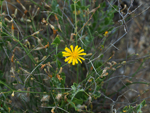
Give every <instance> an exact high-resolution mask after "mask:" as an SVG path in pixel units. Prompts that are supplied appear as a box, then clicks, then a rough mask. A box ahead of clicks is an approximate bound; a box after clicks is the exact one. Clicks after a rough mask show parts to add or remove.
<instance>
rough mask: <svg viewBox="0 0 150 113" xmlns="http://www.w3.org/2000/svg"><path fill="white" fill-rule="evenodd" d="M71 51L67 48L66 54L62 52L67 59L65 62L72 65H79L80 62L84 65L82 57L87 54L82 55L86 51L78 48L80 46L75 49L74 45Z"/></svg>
mask: <svg viewBox="0 0 150 113" xmlns="http://www.w3.org/2000/svg"><path fill="white" fill-rule="evenodd" d="M70 48H71V50H70V49H69V48H68V47H66V48H65V52H62V54H63V56H64V57H67V58H66V59H65V62H68V63H69V64H70V63H72V65H75V64H78V61H79V62H80V63H82V61H81V59H82V60H85V59H84V58H83V57H81V55H86V53H82V52H83V51H84V49H81V47H79V48H78V45H77V46H76V47H75V48H74V49H73V45H71V46H70Z"/></svg>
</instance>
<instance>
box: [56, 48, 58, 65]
mask: <svg viewBox="0 0 150 113" xmlns="http://www.w3.org/2000/svg"><path fill="white" fill-rule="evenodd" d="M57 52H58V45H56V67H57V68H58V63H57Z"/></svg>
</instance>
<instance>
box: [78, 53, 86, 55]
mask: <svg viewBox="0 0 150 113" xmlns="http://www.w3.org/2000/svg"><path fill="white" fill-rule="evenodd" d="M78 55H86V53H79V54H78Z"/></svg>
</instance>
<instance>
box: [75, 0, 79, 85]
mask: <svg viewBox="0 0 150 113" xmlns="http://www.w3.org/2000/svg"><path fill="white" fill-rule="evenodd" d="M76 3H77V2H76V0H74V11H75V36H76V40H75V41H76V45H78V39H77V38H78V37H77V33H78V31H77V29H78V27H77V14H76V13H77V9H76ZM78 77H79V64H77V83H78Z"/></svg>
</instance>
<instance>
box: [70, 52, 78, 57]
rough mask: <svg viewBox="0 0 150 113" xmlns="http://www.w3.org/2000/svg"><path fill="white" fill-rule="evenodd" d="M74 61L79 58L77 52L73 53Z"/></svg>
mask: <svg viewBox="0 0 150 113" xmlns="http://www.w3.org/2000/svg"><path fill="white" fill-rule="evenodd" d="M71 56H72V57H73V58H74V59H77V58H78V53H77V52H75V51H74V52H72V55H71Z"/></svg>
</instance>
